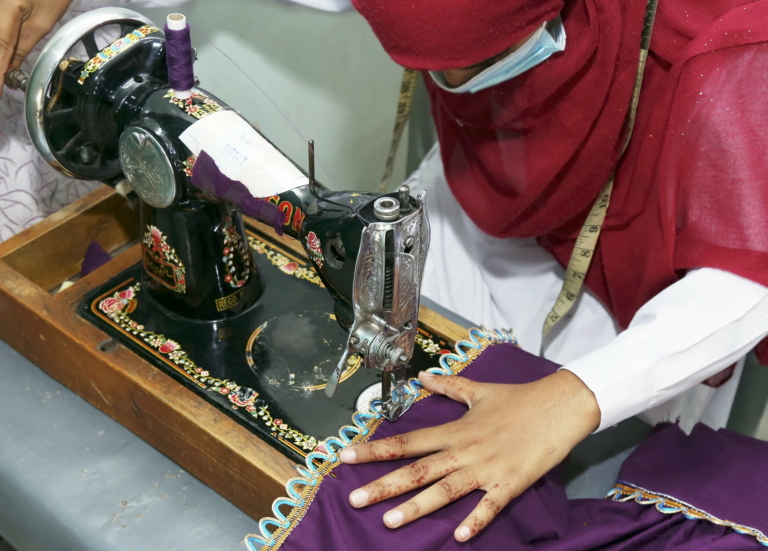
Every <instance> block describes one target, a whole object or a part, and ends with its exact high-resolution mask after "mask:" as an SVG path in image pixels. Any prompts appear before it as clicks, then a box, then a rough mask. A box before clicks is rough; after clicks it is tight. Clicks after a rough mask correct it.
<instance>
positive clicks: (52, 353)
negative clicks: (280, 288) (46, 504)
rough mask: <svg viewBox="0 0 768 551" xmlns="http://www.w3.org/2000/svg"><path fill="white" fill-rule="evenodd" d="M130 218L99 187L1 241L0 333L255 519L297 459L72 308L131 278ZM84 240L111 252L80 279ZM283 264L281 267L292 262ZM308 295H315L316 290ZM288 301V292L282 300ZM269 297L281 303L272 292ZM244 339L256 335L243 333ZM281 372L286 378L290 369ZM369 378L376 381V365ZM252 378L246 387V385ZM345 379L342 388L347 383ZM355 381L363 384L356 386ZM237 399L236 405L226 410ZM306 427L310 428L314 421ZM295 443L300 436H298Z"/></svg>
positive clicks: (134, 255)
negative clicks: (68, 284)
mask: <svg viewBox="0 0 768 551" xmlns="http://www.w3.org/2000/svg"><path fill="white" fill-rule="evenodd" d="M137 219H138V216H137V213H136V212H135V211H134V210H132V209H131V208H129V206H128V205H127V203H126V202H125V200H124V199H123V198H122V197H120V196H119V195H117V194H116V193H115V192H114V191H113V190H112V189H110V188H108V187H106V186H102V187H100V188H98V189H97V190H95V191H94V192H92V193H91V194H89V195H88V196H86V197H84V198H83V199H81V200H79V201H77V202H75V203H73V204H72V205H70V206H69V207H66V208H65V209H63V210H62V211H60V212H58V213H56V214H54V215H52V216H50V217H48V218H46V219H45V220H43V221H41V222H40V223H38V224H36V225H35V226H33V227H31V228H29V229H27V230H25V231H23V232H21V233H19V234H18V235H16V236H15V237H13V238H11V239H9V240H7V241H5V242H3V243H0V340H3V341H5V342H7V343H8V344H9V345H11V346H12V347H13V348H15V349H16V350H17V351H18V352H20V353H21V354H23V355H24V356H26V357H27V358H28V359H29V360H31V361H32V362H34V363H35V364H36V365H38V366H39V367H40V368H41V369H43V370H44V371H45V372H46V373H48V374H49V375H51V376H52V377H54V378H55V379H57V380H58V381H59V382H61V383H62V384H64V385H65V386H67V387H68V388H69V389H71V390H72V391H74V392H75V393H77V394H78V395H79V396H81V397H82V398H83V399H85V400H86V401H88V402H89V403H90V404H92V405H93V406H94V407H96V408H98V409H99V410H101V411H102V412H104V413H106V414H107V415H109V416H110V417H112V418H113V419H115V420H116V421H118V422H119V423H121V424H122V425H124V426H125V427H127V428H128V429H130V430H131V431H133V432H134V433H135V434H137V435H138V436H140V437H141V438H143V439H144V440H146V441H147V442H148V443H149V444H151V445H152V446H154V447H155V448H157V449H158V450H160V451H161V452H163V453H164V454H166V455H167V456H168V457H170V458H171V459H173V460H174V461H176V462H177V463H178V464H179V465H181V466H182V467H184V468H185V469H186V470H187V471H188V472H190V473H191V474H193V475H194V476H196V477H197V478H199V479H200V480H202V481H203V482H205V483H206V484H208V485H209V486H210V487H212V488H213V489H214V490H216V491H217V492H219V493H220V494H221V495H223V496H224V497H226V498H227V499H229V500H230V501H231V502H232V503H234V504H235V505H237V506H238V507H240V508H241V509H242V510H243V511H245V512H246V513H247V514H249V515H250V516H252V517H254V518H258V517H261V516H263V515H266V514H269V511H270V505H271V503H272V501H273V500H274V499H275V498H276V497H278V496H280V495H283V493H284V484H285V482H286V481H287V480H288V479H290V478H291V477H293V476H295V470H294V465H295V463H294V462H293V461H291V460H289V459H288V458H287V457H286V456H285V455H284V454H283V453H280V452H278V451H277V450H276V449H275V445H276V443H275V441H273V442H271V443H268V442H267V441H266V439H265V440H263V439H262V438H263V434H264V433H263V431H262V432H261V433H260V436H261V437H257V436H255V435H254V432H257V433H258V432H259V431H258V430H257V429H254V427H252V426H244V425H242V424H241V423H239V422H237V421H236V420H235V419H234V418H233V415H234V416H235V417H236V416H238V415H241V416H242V415H244V414H245V413H248V414H250V413H251V412H249V411H248V406H247V405H246V406H237V404H236V403H235V402H233V401H230V398H229V396H231V395H232V393H231V392H230V393H229V394H226V395H223V394H219V396H217V398H219V403H218V405H214V404H213V403H211V401H210V398H212V395H213V393H212V392H210V391H209V390H208V388H210V386H209V385H208V384H207V383H206V388H205V389H203V388H197V389H195V390H192V386H191V385H192V380H191V379H190V378H189V377H187V376H186V375H182V373H181V372H180V371H178V370H176V369H174V368H172V367H171V366H169V365H167V364H165V367H164V368H163V370H161V369H158V368H157V367H156V365H154V364H153V363H151V362H150V361H148V360H150V358H151V357H152V356H151V355H149V354H148V353H149V351H148V350H146V349H145V350H144V352H145V353H147V355H141V356H140V355H139V354H136V353H135V352H134V351H133V350H131V349H129V347H128V346H125V345H124V344H123V342H125V341H124V339H123V338H120V339H116V338H112V337H110V336H109V335H108V334H107V333H106V332H105V331H104V330H103V329H102V327H104V328H105V327H106V326H107V324H106V322H104V320H101V321H102V322H104V324H103V325H102V326H101V327H97V326H96V325H94V324H93V323H91V322H90V321H87V320H86V319H84V318H83V317H82V316H81V315H80V314H79V308H80V305H81V304H83V303H84V299H85V298H86V297H93V298H98V297H100V296H102V295H104V294H105V293H106V294H107V297H109V296H110V295H109V293H108V291H111V290H112V289H113V288H118V290H119V289H122V285H123V283H126V282H128V279H130V277H135V275H133V274H127V271H129V270H130V269H131V268H132V267H134V266H136V265H137V264H138V263H139V262H140V261H141V246H140V245H138V244H137V245H132V243H136V242H137V239H138V237H139V228H138V227H137V226H138V224H137ZM249 224H250V223H249ZM259 239H262V238H261V237H260V238H259ZM263 239H267V238H266V237H263ZM92 240H95V241H97V242H98V243H99V244H100V245H101V246H102V247H103V248H104V249H105V250H107V251H108V252H109V253H110V254H111V255H112V260H111V261H110V262H108V263H107V264H105V265H104V266H102V267H101V268H99V269H97V270H96V271H94V272H92V273H91V274H89V275H87V276H85V277H83V278H80V279H77V278H76V274H78V273H79V271H80V265H81V263H82V260H83V257H84V256H85V251H86V248H87V247H88V244H89V243H90V242H91V241H92ZM280 246H281V250H282V251H283V252H282V253H281V254H284V255H288V254H290V255H291V256H292V257H293V259H295V260H300V261H301V262H305V259H304V257H303V254H302V251H301V248H300V245H299V244H298V243H295V242H293V241H290V240H286V241H285V242H284V243H280ZM267 259H268V257H267V256H266V255H259V254H257V255H256V260H257V262H260V263H264V262H265V261H266V260H267ZM269 262H270V263H271V262H272V261H271V260H270V261H269ZM281 262H282V260H281ZM296 264H297V265H298V264H300V262H296ZM283 267H284V268H285V269H286V270H288V271H290V269H291V268H292V266H290V267H287V268H286V267H285V265H284V266H283ZM275 269H277V270H279V266H277V267H275V266H274V265H272V266H267V267H266V268H265V269H264V270H263V271H265V272H266V274H267V277H270V278H271V277H273V276H270V275H268V274H270V273H271V272H269V270H275ZM126 274H127V275H126ZM273 275H274V277H278V276H279V277H284V278H286V279H285V280H291V281H292V282H293V283H295V284H300V287H297V289H298V288H300V289H301V293H306V294H307V296H309V295H310V294H311V295H312V296H313V297H314V298H312V299H311V300H312V302H311V304H312V306H311V307H306V308H304V310H310V311H312V312H314V313H315V314H313V315H314V316H315V319H316V316H321V315H326V314H327V312H328V311H329V308H330V298H329V297H326V296H325V291H324V290H322V289H320V288H319V287H317V285H316V284H314V283H312V282H311V281H310V280H300V279H299V278H297V277H296V276H295V275H291V274H287V273H284V272H276V273H274V274H273ZM291 278H292V279H291ZM72 279H75V281H74V284H73V285H72V286H71V287H69V288H67V289H65V290H63V291H60V292H59V288H60V286H61V284H62V282H64V281H68V280H72ZM294 280H295V281H294ZM112 281H114V284H112V283H111V282H112ZM267 283H268V285H267V286H268V287H269V282H267ZM281 284H282V282H281ZM297 292H298V291H295V290H294V291H291V293H297ZM113 293H114V292H113ZM314 293H318V294H317V296H314ZM137 297H138V304H137V305H136V309H135V310H133V311H132V312H131V315H140V314H141V301H142V300H144V299H143V297H142V293H141V292H139V293H138V295H137ZM321 297H323V298H321ZM295 298H296V299H297V300H296V301H295V302H294V304H302V303H300V302H298V297H295ZM292 299H293V298H292V297H288V298H287V299H285V300H292ZM268 300H270V301H271V300H275V301H277V302H279V300H278V299H277V298H274V299H268ZM308 300H309V299H308ZM324 300H327V302H323V301H324ZM307 304H310V303H309V302H308V303H307ZM97 306H98V305H97ZM278 306H279V305H277V303H275V304H272V306H271V307H270V308H275V309H276V310H272V313H266V312H265V316H264V319H263V321H267V320H270V319H272V318H275V317H276V316H277V315H278V314H280V313H283V312H285V310H281V309H280V308H279V307H278ZM302 307H304V305H303V304H302ZM134 321H135V320H134ZM263 321H262V322H261V323H262V324H263ZM316 321H317V319H316ZM138 323H139V322H138V321H137V324H138ZM142 323H144V322H142ZM253 323H255V321H254V322H253ZM270 323H271V322H270ZM420 325H422V326H423V327H424V329H425V330H426V331H428V332H429V333H430V334H432V335H435V338H436V339H437V340H435V341H434V342H436V343H438V342H439V340H442V341H444V342H452V341H455V340H457V339H461V338H464V336H465V335H466V331H465V330H464V329H463V328H461V327H460V326H458V325H456V324H454V323H452V322H450V321H448V320H446V319H445V318H442V317H441V316H439V315H437V314H436V313H434V312H432V311H431V310H429V309H427V308H423V307H422V309H421V312H420ZM256 327H258V325H257V326H256ZM323 327H324V328H325V329H324V330H326V329H327V331H329V332H336V334H337V335H339V334H340V335H341V336H343V332H342V331H341V329H339V328H338V327H336V326H335V322H333V323H330V320H328V321H325V320H323ZM147 328H149V326H146V327H145V329H147ZM155 329H156V330H157V331H158V332H159V331H160V330H161V328H160V327H157V328H155ZM172 329H173V328H166V327H163V328H162V331H167V334H166V335H165V337H166V338H168V339H170V340H174V342H178V343H179V344H180V345H181V350H184V351H185V352H187V354H188V356H189V358H190V359H191V361H194V362H195V363H196V364H197V365H198V367H200V369H201V371H206V370H207V371H209V373H210V375H211V376H213V377H214V378H219V379H222V380H223V379H225V378H227V377H229V378H230V379H231V380H236V379H234V377H235V376H237V377H240V375H239V374H236V373H235V371H229V369H230V368H229V367H227V366H225V367H224V368H223V371H215V370H214V369H213V368H212V367H210V366H209V365H208V361H209V358H208V357H204V356H200V355H198V351H197V348H195V347H196V346H197V343H195V342H193V341H194V340H195V339H191V340H190V339H185V338H184V336H183V335H181V333H176V332H175V331H174V332H171V330H172ZM331 330H333V331H331ZM246 333H248V332H247V331H246ZM179 335H181V336H179ZM250 336H252V333H249V334H248V337H250ZM264 336H266V335H264ZM123 337H125V335H123ZM337 338H339V337H337ZM333 342H338V341H333ZM245 344H247V342H246V343H243V342H242V341H239V342H238V344H237V348H239V349H240V351H239V353H240V354H242V355H243V356H244V355H245V353H246V351H245V346H244V345H245ZM160 346H162V345H160ZM171 346H172V345H171ZM187 347H188V348H187ZM168 348H169V347H166V348H165V350H167V349H168ZM332 349H333V346H329V349H328V350H331V351H333V352H334V354H335V352H336V351H335V350H332ZM419 353H420V352H419ZM243 356H241V358H242V357H243ZM154 357H155V358H157V357H156V356H154ZM164 357H165V358H167V357H168V356H167V355H164ZM163 363H165V362H163ZM247 365H248V363H247V358H246V360H245V363H244V364H243V363H242V362H241V365H240V368H238V369H242V370H243V371H245V372H246V373H247V372H248V368H247ZM203 366H204V367H203ZM313 367H314V364H313ZM182 371H183V369H182ZM360 371H361V372H362V371H363V370H360ZM195 372H196V371H195ZM185 373H186V372H185ZM294 373H295V372H294ZM169 375H170V376H169ZM200 375H202V374H201V373H200ZM364 375H365V376H370V374H364ZM287 376H288V378H289V381H290V372H289V373H288V374H287ZM356 376H357V374H355V377H356ZM373 376H374V378H375V374H373ZM296 377H298V375H296ZM192 378H193V379H194V377H192ZM179 380H185V381H187V383H188V384H179V382H178V381H179ZM351 381H352V379H350V380H349V381H345V382H344V383H342V385H341V386H340V392H342V393H344V392H348V393H349V396H354V397H356V394H355V393H356V392H357V389H356V388H355V389H354V390H353V387H352V386H349V385H347V383H348V382H351ZM237 383H238V384H240V385H241V386H243V387H249V388H254V389H256V391H257V392H260V393H261V395H260V396H259V397H267V396H270V399H272V398H271V395H270V394H269V393H270V392H272V389H266V388H263V387H258V388H257V385H258V384H261V383H258V380H254V381H253V382H252V383H251V382H248V383H246V382H241V381H240V380H237ZM367 383H368V381H366V384H367ZM251 384H253V385H254V386H253V387H251V386H250V385H251ZM295 384H298V383H295ZM213 386H215V385H213ZM290 386H293V385H289V387H290ZM303 386H306V385H303ZM345 386H346V387H347V388H348V390H345ZM361 386H364V385H363V384H362V383H361ZM230 390H231V389H230ZM289 392H292V391H289ZM317 394H318V399H324V393H323V392H319V393H317ZM321 394H322V397H321V396H320V395H321ZM28 399H29V400H33V401H34V400H38V399H39V400H42V399H43V397H42V396H37V395H36V394H35V392H34V389H31V391H30V393H29V398H28ZM238 399H240V400H241V402H242V403H246V402H247V400H248V396H245V395H243V394H242V393H241V394H240V397H238ZM341 403H342V402H341V401H340V402H336V401H334V402H331V403H327V402H326V407H328V408H330V410H331V411H333V409H334V408H338V411H339V415H340V417H339V419H343V418H344V417H345V416H346V415H347V413H348V411H349V408H350V407H352V405H351V402H345V403H344V406H343V407H342V405H341ZM254 404H255V401H254ZM334 404H335V405H334ZM219 406H226V407H225V408H221V407H219ZM233 406H237V407H238V409H237V410H234V409H232V407H233ZM286 409H288V410H289V411H287V412H286V411H280V412H279V413H278V410H274V411H273V412H271V413H272V418H273V424H274V422H275V421H276V420H277V419H278V418H279V419H280V420H281V426H282V424H283V422H284V423H285V424H290V426H291V427H292V428H293V426H294V425H293V423H297V424H296V425H295V426H302V425H301V424H302V423H304V419H305V417H303V416H302V415H304V413H302V414H301V415H299V414H298V413H296V412H295V411H294V409H291V408H286ZM278 415H279V416H280V417H278ZM316 416H317V417H321V416H322V415H316ZM254 420H256V419H254ZM258 420H259V421H260V422H261V421H263V419H258ZM342 422H345V421H342ZM337 423H338V421H334V422H333V423H331V424H332V425H333V426H336V424H337ZM304 430H305V431H307V432H308V431H309V430H320V428H317V429H313V428H311V427H310V428H305V429H304ZM276 432H277V431H276ZM270 433H271V430H270ZM325 436H329V434H324V435H317V436H316V438H322V437H325ZM273 440H274V439H273ZM291 443H292V444H293V445H295V444H296V443H295V441H291ZM289 448H290V446H289ZM294 451H295V450H294ZM302 451H303V450H302ZM115 453H119V451H118V450H116V452H115Z"/></svg>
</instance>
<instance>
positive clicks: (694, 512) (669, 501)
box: [605, 480, 768, 547]
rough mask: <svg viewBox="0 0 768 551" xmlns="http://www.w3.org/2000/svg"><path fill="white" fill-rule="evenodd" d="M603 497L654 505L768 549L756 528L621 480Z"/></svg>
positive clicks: (667, 513) (665, 511)
mask: <svg viewBox="0 0 768 551" xmlns="http://www.w3.org/2000/svg"><path fill="white" fill-rule="evenodd" d="M605 497H606V498H610V499H612V500H613V501H620V502H625V501H634V502H635V503H638V504H640V505H655V506H656V510H658V511H659V512H661V513H664V514H666V515H675V514H678V513H679V514H681V515H683V516H684V517H685V518H687V519H689V520H705V521H707V522H711V523H712V524H717V525H718V526H725V527H726V528H730V529H731V530H734V531H735V532H738V533H739V534H744V535H746V536H752V537H754V538H756V539H757V541H758V542H759V543H761V544H762V545H765V546H767V547H768V537H766V535H765V534H763V533H762V532H761V531H760V530H757V529H756V528H749V527H748V526H742V525H741V524H736V523H735V522H731V521H729V520H722V519H719V518H717V517H715V516H712V515H710V514H709V513H707V512H706V511H702V510H701V509H699V508H698V507H694V506H693V505H690V504H688V503H686V502H684V501H680V500H679V499H676V498H674V497H672V496H668V495H665V494H660V493H658V492H651V491H649V490H646V489H644V488H641V487H639V486H635V485H634V484H630V483H629V482H625V481H623V480H620V481H617V482H616V485H615V486H614V487H613V489H612V490H611V491H610V492H608V495H606V496H605Z"/></svg>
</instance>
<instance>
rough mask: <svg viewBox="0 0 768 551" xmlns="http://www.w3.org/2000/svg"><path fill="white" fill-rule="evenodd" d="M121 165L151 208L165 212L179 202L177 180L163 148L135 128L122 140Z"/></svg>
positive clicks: (152, 138) (153, 138)
mask: <svg viewBox="0 0 768 551" xmlns="http://www.w3.org/2000/svg"><path fill="white" fill-rule="evenodd" d="M120 165H121V166H122V167H123V173H124V174H125V177H126V178H128V181H129V182H130V183H131V187H133V189H134V191H136V193H137V194H138V195H139V197H140V198H141V200H142V201H144V202H145V203H147V204H148V205H149V206H152V207H156V208H161V209H162V208H165V207H169V206H171V204H173V200H174V199H175V198H176V177H175V175H174V172H173V167H172V166H171V161H170V160H169V159H168V156H167V155H166V154H165V150H164V149H163V146H162V145H160V143H159V142H158V141H157V140H156V139H155V137H154V136H152V134H150V133H149V132H147V131H146V130H144V129H143V128H138V127H135V126H132V127H129V128H127V129H126V130H125V132H123V133H122V135H121V136H120Z"/></svg>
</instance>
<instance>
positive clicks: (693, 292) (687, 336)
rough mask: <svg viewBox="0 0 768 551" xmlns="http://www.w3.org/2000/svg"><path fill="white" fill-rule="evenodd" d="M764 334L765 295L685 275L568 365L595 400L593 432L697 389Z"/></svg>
mask: <svg viewBox="0 0 768 551" xmlns="http://www.w3.org/2000/svg"><path fill="white" fill-rule="evenodd" d="M766 334H768V288H766V287H764V286H762V285H760V284H758V283H755V282H753V281H750V280H748V279H744V278H742V277H739V276H736V275H733V274H731V273H728V272H724V271H721V270H715V269H711V268H701V269H698V270H695V271H692V272H690V273H688V275H686V276H685V277H684V278H683V279H681V280H680V281H678V282H677V283H675V284H674V285H671V286H670V287H668V288H667V289H665V290H664V291H663V292H661V293H659V294H658V295H657V296H656V297H654V298H653V299H652V300H650V301H649V302H648V303H646V304H645V305H644V306H643V307H642V308H641V309H640V310H639V311H638V312H637V314H635V317H634V318H633V320H632V323H631V324H630V325H629V327H628V328H627V330H626V331H624V332H623V333H621V334H620V335H619V336H618V337H616V339H614V340H613V341H612V342H611V343H609V344H608V345H606V346H603V347H602V348H599V349H597V350H595V351H594V352H591V353H589V354H587V355H585V356H583V357H581V358H579V359H578V360H576V361H574V362H571V363H569V364H566V365H565V366H563V368H562V369H567V370H569V371H571V372H572V373H574V374H575V375H576V376H578V377H579V378H580V379H581V380H582V381H583V382H584V383H585V384H586V385H587V386H588V387H589V388H590V390H592V392H593V393H594V395H595V398H596V399H597V403H598V405H599V406H600V412H601V420H600V427H599V428H598V431H600V430H603V429H604V428H606V427H610V426H612V425H615V424H616V423H618V422H620V421H623V420H624V419H627V418H629V417H631V416H633V415H637V414H638V413H641V412H643V411H645V410H646V409H648V408H651V407H653V406H655V405H658V404H661V403H663V402H666V401H667V400H669V399H671V398H673V397H674V396H676V395H678V394H680V393H681V392H684V391H685V390H688V389H689V388H691V387H693V386H695V385H697V384H699V383H700V382H702V381H704V380H705V379H707V378H709V377H711V376H712V375H714V374H716V373H718V372H719V371H721V370H723V369H725V368H726V367H728V366H729V365H731V364H733V363H734V362H736V361H738V360H739V359H740V358H741V357H742V356H744V355H745V354H747V353H748V352H749V351H750V350H751V349H752V348H753V347H754V346H755V345H756V344H757V343H758V342H760V340H761V339H762V338H763V337H764V336H766Z"/></svg>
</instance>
